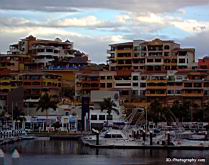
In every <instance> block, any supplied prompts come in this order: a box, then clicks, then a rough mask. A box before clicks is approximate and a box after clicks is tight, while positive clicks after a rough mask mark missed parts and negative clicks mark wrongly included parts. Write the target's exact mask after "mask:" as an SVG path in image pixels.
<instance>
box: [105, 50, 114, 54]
mask: <svg viewBox="0 0 209 165" xmlns="http://www.w3.org/2000/svg"><path fill="white" fill-rule="evenodd" d="M111 53H115V50H107V54H111Z"/></svg>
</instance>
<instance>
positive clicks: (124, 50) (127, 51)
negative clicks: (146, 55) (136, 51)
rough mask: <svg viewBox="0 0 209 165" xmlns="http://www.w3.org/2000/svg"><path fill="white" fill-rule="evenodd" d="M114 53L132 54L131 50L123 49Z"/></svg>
mask: <svg viewBox="0 0 209 165" xmlns="http://www.w3.org/2000/svg"><path fill="white" fill-rule="evenodd" d="M115 52H116V53H132V52H133V50H132V49H123V50H116V51H115Z"/></svg>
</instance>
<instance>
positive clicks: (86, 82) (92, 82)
mask: <svg viewBox="0 0 209 165" xmlns="http://www.w3.org/2000/svg"><path fill="white" fill-rule="evenodd" d="M81 83H82V84H98V83H100V81H99V80H81Z"/></svg>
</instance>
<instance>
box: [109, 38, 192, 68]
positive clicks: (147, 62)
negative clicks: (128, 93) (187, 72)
mask: <svg viewBox="0 0 209 165" xmlns="http://www.w3.org/2000/svg"><path fill="white" fill-rule="evenodd" d="M107 52H108V54H110V56H109V57H108V62H109V67H110V70H112V71H113V70H116V71H117V70H139V71H153V72H155V71H157V72H158V71H167V70H180V69H192V68H193V67H195V49H193V48H181V47H180V44H177V43H175V42H174V41H171V40H160V39H154V40H152V41H143V40H134V41H133V42H126V43H118V44H112V45H110V50H108V51H107Z"/></svg>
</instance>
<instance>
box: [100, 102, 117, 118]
mask: <svg viewBox="0 0 209 165" xmlns="http://www.w3.org/2000/svg"><path fill="white" fill-rule="evenodd" d="M116 106H117V105H116V104H115V103H114V101H113V100H112V99H111V98H104V100H103V102H101V103H100V108H101V111H103V110H106V111H107V114H108V117H107V122H108V120H109V117H110V115H111V113H112V111H114V112H115V113H116V114H117V115H119V111H118V110H117V109H116V108H115V107H116Z"/></svg>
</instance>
